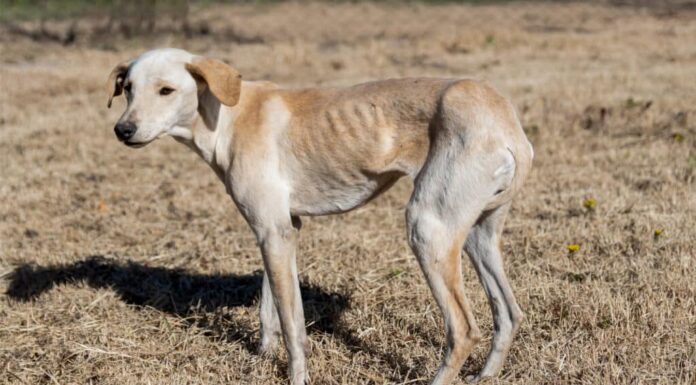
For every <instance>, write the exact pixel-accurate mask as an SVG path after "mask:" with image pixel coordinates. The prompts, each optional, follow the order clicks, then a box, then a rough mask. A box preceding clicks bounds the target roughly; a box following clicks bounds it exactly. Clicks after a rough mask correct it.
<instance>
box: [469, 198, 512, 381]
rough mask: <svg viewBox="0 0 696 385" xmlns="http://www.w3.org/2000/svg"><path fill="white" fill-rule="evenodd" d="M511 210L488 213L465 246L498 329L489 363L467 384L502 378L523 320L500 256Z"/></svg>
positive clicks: (501, 208) (495, 333) (504, 207)
mask: <svg viewBox="0 0 696 385" xmlns="http://www.w3.org/2000/svg"><path fill="white" fill-rule="evenodd" d="M509 208H510V204H509V203H508V204H505V205H503V206H501V207H498V208H496V209H493V210H490V211H488V212H486V213H484V214H483V215H482V216H481V218H479V220H478V222H477V223H476V225H474V227H473V228H472V229H471V232H470V233H469V236H468V238H467V240H466V244H465V246H464V250H465V251H466V253H467V254H468V255H469V258H470V259H471V262H472V263H473V265H474V267H475V269H476V272H477V273H478V275H479V278H480V280H481V283H482V284H483V288H484V290H485V291H486V295H487V296H488V301H489V303H490V306H491V312H492V313H493V326H494V335H493V341H492V342H491V349H490V352H489V353H488V358H487V359H486V363H485V364H484V366H483V369H482V370H481V371H480V372H479V373H478V374H476V375H471V376H467V378H466V380H467V382H470V383H475V382H478V381H479V380H481V379H483V378H486V377H493V376H496V375H497V374H498V372H499V371H500V369H501V368H502V366H503V364H504V363H505V358H506V357H507V354H508V351H509V350H510V346H511V345H512V340H513V338H514V336H515V333H516V332H517V329H518V328H519V325H520V322H521V321H522V319H523V315H522V310H520V307H519V306H518V305H517V301H516V300H515V296H514V295H513V293H512V288H511V287H510V284H509V283H508V280H507V277H506V275H505V270H504V268H503V259H502V256H501V253H500V235H501V233H502V230H503V223H504V222H505V217H506V216H507V213H508V210H509Z"/></svg>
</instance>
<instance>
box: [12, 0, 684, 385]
mask: <svg viewBox="0 0 696 385" xmlns="http://www.w3.org/2000/svg"><path fill="white" fill-rule="evenodd" d="M189 18H190V22H191V25H192V26H201V30H200V31H201V33H197V34H194V35H193V36H192V37H190V38H188V39H184V38H182V37H180V36H178V35H169V34H166V33H162V34H158V35H156V36H155V37H152V38H148V39H145V38H140V40H137V39H136V40H123V39H120V38H114V40H113V41H112V40H110V39H109V38H108V37H100V38H99V40H98V43H94V41H91V42H80V40H79V37H80V36H79V35H78V36H77V37H78V39H77V41H76V42H71V43H72V45H70V46H67V47H64V46H62V45H60V44H59V43H55V42H51V41H48V42H42V41H35V40H32V39H30V38H26V37H21V36H19V35H13V34H10V33H7V34H5V33H3V34H2V38H0V56H1V60H0V76H1V82H2V83H1V85H0V106H1V110H0V164H1V165H2V168H0V292H1V293H3V294H2V295H0V383H9V384H275V383H282V381H283V378H284V373H285V365H286V361H285V354H284V353H282V352H279V353H278V356H277V357H261V356H258V355H257V354H256V353H254V346H255V344H256V343H257V341H258V338H259V336H258V320H257V315H256V313H257V306H258V304H257V300H258V295H259V271H260V270H259V269H261V260H260V257H259V253H258V251H257V250H256V245H255V242H254V240H253V238H252V235H251V233H250V232H249V231H248V230H247V228H246V226H245V224H244V223H243V221H242V219H241V217H240V216H239V214H237V212H236V210H235V208H234V206H233V204H232V202H231V200H230V199H229V198H227V197H226V196H225V192H224V188H223V187H222V185H221V184H220V183H219V182H218V181H216V179H215V176H214V175H213V173H212V172H210V171H209V170H208V169H207V168H206V166H205V165H204V164H203V163H202V162H201V161H199V160H197V159H196V156H195V155H194V154H193V153H191V152H190V151H188V150H185V149H184V148H183V147H181V146H180V145H179V144H177V143H175V142H174V141H173V140H170V139H167V140H161V141H159V142H157V143H154V144H152V145H150V146H149V147H147V148H145V149H142V150H132V149H129V148H126V147H124V146H122V145H120V144H119V143H118V142H117V141H116V140H115V138H114V135H113V133H112V130H111V127H112V125H113V123H114V122H115V120H116V118H117V117H118V114H119V111H120V110H122V108H123V102H122V101H119V102H118V103H117V104H116V108H113V109H112V110H107V109H106V95H105V93H104V90H103V85H104V81H105V79H106V75H107V74H108V72H109V70H110V69H111V67H112V66H113V65H114V64H115V63H117V62H119V61H121V60H123V59H125V58H128V57H130V56H134V55H135V54H137V53H138V52H141V51H142V50H144V49H146V48H150V47H155V46H163V45H168V46H172V45H173V46H180V47H183V48H187V49H190V50H192V51H195V52H199V53H203V54H207V55H211V56H215V57H218V58H222V59H225V60H228V61H229V62H230V63H232V64H233V65H234V66H236V67H237V68H238V69H239V70H240V71H241V72H242V73H243V74H244V76H245V78H247V79H259V78H263V79H269V80H273V81H276V82H278V83H281V84H284V85H289V86H303V85H342V84H351V83H355V82H359V81H363V80H367V79H375V78H386V77H396V76H411V75H418V76H421V75H430V76H472V77H476V78H483V79H488V80H490V81H491V82H492V83H493V84H495V85H496V86H497V87H498V88H499V89H500V90H501V91H502V92H504V93H505V94H507V95H509V96H510V97H511V98H512V99H513V100H514V102H515V104H516V105H517V106H518V109H519V112H520V116H521V118H522V120H523V123H524V125H525V128H526V130H527V132H528V134H529V137H530V139H531V140H532V142H533V143H534V146H535V150H536V159H535V169H534V171H533V174H532V175H531V178H530V180H529V181H528V183H527V185H526V187H525V188H524V191H523V195H522V196H520V197H519V198H518V199H517V201H516V202H515V204H514V208H513V210H512V213H511V216H510V219H509V221H508V225H507V229H506V231H505V238H504V242H503V247H504V250H505V254H506V264H507V270H508V272H509V276H510V278H511V281H512V284H513V286H514V288H515V290H516V293H517V296H518V299H519V302H520V304H521V306H522V308H523V309H524V311H525V313H526V315H527V320H526V322H525V323H524V325H523V326H522V329H521V331H520V333H519V336H518V337H517V339H516V342H515V345H514V347H513V349H512V352H511V354H510V357H509V359H508V362H507V363H506V365H505V369H504V371H503V373H502V374H501V376H500V378H499V379H496V380H493V381H491V383H500V384H513V383H514V384H693V383H694V381H696V375H694V372H695V370H696V363H695V362H696V348H695V346H696V303H695V295H696V280H695V279H694V276H696V274H695V270H696V266H695V264H696V258H695V254H696V242H694V239H695V237H696V231H695V230H694V228H695V227H696V193H694V191H696V189H695V188H694V187H695V178H696V174H695V171H694V170H695V169H696V126H695V124H696V104H695V102H696V93H695V91H694V90H695V89H694V85H695V84H696V14H695V13H694V12H693V11H692V10H689V9H687V8H677V9H673V10H669V9H667V10H665V9H660V10H651V9H644V8H634V7H617V8H615V7H608V6H602V5H594V6H591V5H581V4H570V5H555V4H548V3H538V4H522V3H512V4H508V5H495V6H461V5H451V4H450V5H439V6H425V5H418V4H412V5H401V6H397V5H394V4H389V5H374V4H369V3H358V4H345V3H342V4H333V5H326V4H324V5H322V4H313V3H310V4H298V3H289V4H282V5H265V6H262V7H254V6H232V7H230V6H213V7H208V8H202V9H198V8H196V9H192V10H191V12H190V13H189ZM80 22H81V23H82V24H79V28H82V29H85V28H88V27H89V25H90V24H89V23H90V21H89V20H86V21H85V20H83V21H80ZM47 28H48V27H47ZM221 31H222V32H221ZM34 38H36V36H34ZM408 194H409V183H408V182H403V183H400V184H398V185H397V186H396V187H395V188H394V189H393V190H391V191H390V192H389V193H387V194H386V195H384V196H383V197H381V198H379V199H378V200H377V201H376V202H373V203H372V204H370V205H369V206H367V207H365V208H362V209H360V210H357V211H355V212H352V213H350V214H347V215H343V216H334V217H326V218H312V219H308V220H306V222H305V229H304V230H303V234H302V237H301V246H300V251H299V256H300V258H299V260H300V269H301V280H302V283H303V295H304V298H305V309H306V312H307V320H308V328H309V330H310V339H311V349H312V352H311V355H310V358H309V368H310V371H311V374H312V378H313V383H315V384H384V383H390V384H391V383H393V384H397V383H398V384H403V383H426V380H427V379H429V378H430V377H431V376H432V374H433V373H434V370H435V369H436V367H437V365H438V361H439V358H440V356H441V354H442V351H443V349H444V347H443V329H442V323H441V320H440V315H439V312H438V311H437V309H436V307H435V304H434V302H433V300H432V299H431V296H430V294H429V292H428V289H427V287H426V285H425V282H424V280H423V279H422V277H421V273H420V271H419V270H418V266H417V264H416V261H415V260H414V258H413V257H412V255H411V253H410V252H409V250H408V247H407V245H406V242H405V234H404V225H403V213H402V211H403V210H402V209H403V207H404V203H405V201H406V199H407V198H408ZM590 200H591V202H593V203H592V204H589V203H587V202H588V201H590ZM571 246H573V247H571ZM576 246H577V247H576ZM465 276H466V277H465V278H466V286H467V291H468V292H469V293H470V296H471V298H472V300H473V302H474V306H475V312H476V315H477V317H478V320H479V323H480V325H481V328H482V330H484V331H485V333H486V339H485V340H484V341H483V342H484V343H482V344H481V345H480V347H478V348H477V349H476V350H475V351H474V353H473V355H472V356H471V359H470V360H469V361H468V362H467V363H466V365H465V368H464V370H463V373H462V374H466V373H467V372H470V371H474V370H476V369H477V368H479V367H480V365H481V364H482V361H483V359H484V358H485V354H486V349H487V343H488V339H489V338H490V328H491V317H490V315H489V310H488V305H487V304H486V301H485V297H484V294H483V291H482V290H481V288H480V287H479V285H478V282H477V278H476V276H475V274H474V273H473V271H472V269H470V268H467V269H466V271H465Z"/></svg>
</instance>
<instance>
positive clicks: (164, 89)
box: [159, 87, 174, 95]
mask: <svg viewBox="0 0 696 385" xmlns="http://www.w3.org/2000/svg"><path fill="white" fill-rule="evenodd" d="M172 92H174V89H173V88H171V87H162V88H160V90H159V94H160V95H169V94H171V93H172Z"/></svg>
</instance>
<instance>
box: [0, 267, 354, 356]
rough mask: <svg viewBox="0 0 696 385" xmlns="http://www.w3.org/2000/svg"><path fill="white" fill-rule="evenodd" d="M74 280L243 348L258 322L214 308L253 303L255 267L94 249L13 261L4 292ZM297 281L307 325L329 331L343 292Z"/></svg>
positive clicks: (251, 342) (343, 304) (252, 342)
mask: <svg viewBox="0 0 696 385" xmlns="http://www.w3.org/2000/svg"><path fill="white" fill-rule="evenodd" d="M79 282H84V283H86V284H87V285H89V286H90V287H93V288H110V289H112V290H114V291H115V292H116V293H117V294H118V295H119V297H120V298H121V299H122V300H123V301H124V302H126V303H129V304H132V305H137V306H149V307H153V308H155V309H158V310H160V311H163V312H167V313H170V314H174V315H177V316H179V317H182V318H184V319H185V320H186V321H187V322H189V323H190V324H191V325H196V326H198V327H201V328H203V329H204V330H205V333H206V334H207V335H209V336H211V337H213V338H220V337H222V338H224V339H225V340H227V341H236V342H240V343H242V344H243V345H244V346H245V347H246V348H247V349H248V350H249V351H255V350H256V344H257V341H258V327H253V326H252V325H251V323H250V322H244V321H242V320H239V319H235V317H232V316H229V315H225V316H224V318H223V320H224V322H220V317H219V316H218V314H219V312H217V310H218V309H223V308H225V307H227V308H234V307H239V306H245V307H249V306H255V305H256V303H257V302H258V297H259V296H260V292H261V282H262V272H260V271H257V272H254V273H252V274H245V275H237V274H196V273H191V272H188V271H186V270H182V269H169V268H164V267H151V266H147V265H144V264H142V263H138V262H134V261H130V260H127V261H125V262H121V261H118V260H115V259H111V258H105V257H103V256H99V255H95V256H90V257H88V258H86V259H84V260H81V261H78V262H74V263H70V264H63V265H54V266H48V267H41V266H35V265H28V264H25V265H21V266H18V267H17V268H15V269H14V271H13V272H12V273H11V274H10V276H9V286H8V289H7V292H6V294H7V296H8V297H10V298H12V299H15V300H19V301H30V300H32V299H34V298H36V297H38V296H39V295H41V294H42V293H44V292H46V291H48V290H50V289H51V288H53V287H54V286H56V285H60V284H71V283H72V284H74V283H79ZM300 286H301V292H302V299H303V303H304V309H305V315H306V317H307V322H308V324H309V325H310V326H309V327H308V331H309V332H310V333H311V332H323V333H333V332H334V329H333V328H334V325H336V324H337V323H338V320H339V318H340V317H341V314H342V313H343V312H344V311H345V310H346V309H347V307H348V304H349V299H348V297H347V296H346V295H343V294H340V293H329V292H326V291H324V290H322V289H321V288H319V287H317V286H314V285H307V284H301V285H300ZM210 313H213V315H212V316H211V314H210Z"/></svg>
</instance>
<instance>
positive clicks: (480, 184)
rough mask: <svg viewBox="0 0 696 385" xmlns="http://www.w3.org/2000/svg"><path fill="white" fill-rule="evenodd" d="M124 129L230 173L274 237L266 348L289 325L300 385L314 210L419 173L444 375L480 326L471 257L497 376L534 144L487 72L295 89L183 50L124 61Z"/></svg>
mask: <svg viewBox="0 0 696 385" xmlns="http://www.w3.org/2000/svg"><path fill="white" fill-rule="evenodd" d="M108 85H109V103H108V104H109V107H110V106H111V101H112V99H113V97H115V96H118V95H120V94H122V93H125V96H126V99H127V101H128V105H127V108H126V111H125V112H124V113H123V115H122V116H121V118H120V119H119V120H118V123H117V124H116V127H115V129H114V131H115V133H116V136H117V137H118V139H119V140H121V141H122V142H123V143H125V144H126V145H128V146H131V147H141V146H145V145H146V144H148V143H150V142H152V141H153V140H155V139H157V138H159V137H162V136H167V135H169V136H172V137H174V138H175V139H176V140H177V141H179V142H181V143H184V144H186V145H187V146H188V147H189V148H191V149H192V150H193V151H195V152H196V153H198V155H200V156H201V158H203V160H205V162H206V163H207V164H208V165H210V167H211V168H212V169H213V170H214V171H215V173H216V174H217V175H218V177H219V178H220V180H221V181H222V182H223V183H224V184H225V187H226V189H227V192H228V193H229V195H230V196H231V197H232V199H233V200H234V203H235V204H236V206H237V207H238V208H239V211H240V212H241V213H242V215H243V216H244V218H245V219H246V221H247V222H248V224H249V226H250V227H251V229H252V230H253V232H254V234H255V235H256V238H257V240H258V244H259V246H260V248H261V253H262V256H263V263H264V267H265V273H264V277H263V288H262V298H261V304H260V317H261V346H260V349H261V351H267V350H269V349H271V348H272V347H273V346H274V345H275V344H276V343H277V341H278V338H279V337H280V335H281V334H282V336H283V339H284V342H285V347H286V349H287V352H288V357H289V369H288V371H289V377H290V382H291V384H292V385H300V384H305V383H307V382H308V378H309V377H308V373H307V369H306V363H305V349H306V344H307V336H306V332H305V322H304V314H303V309H302V299H301V298H300V286H299V281H298V277H297V264H296V256H295V249H296V244H297V234H298V231H299V230H300V227H301V221H300V217H301V216H315V215H326V214H335V213H342V212H346V211H349V210H352V209H354V208H356V207H359V206H361V205H363V204H365V203H367V202H368V201H370V200H371V199H373V198H375V197H376V196H378V195H379V194H380V193H382V192H384V191H385V190H386V189H388V188H389V187H390V186H392V185H393V184H394V183H395V182H396V181H397V180H398V179H399V178H401V177H402V176H409V177H411V178H413V179H414V190H413V193H412V195H411V198H410V201H409V203H408V206H407V209H406V223H407V227H408V241H409V244H410V246H411V249H412V250H413V252H414V254H415V255H416V258H417V259H418V262H419V264H420V267H421V269H422V270H423V273H424V275H425V278H426V280H427V282H428V285H429V287H430V289H431V291H432V293H433V296H434V297H435V300H436V301H437V304H438V306H439V308H440V310H441V311H442V314H443V318H444V322H445V329H446V335H447V350H446V353H445V356H444V359H443V361H442V364H441V366H440V368H439V370H438V371H437V374H436V375H435V378H434V380H433V381H432V384H437V385H442V384H449V383H451V382H452V381H453V379H455V378H456V376H457V375H458V373H459V370H460V368H461V366H462V364H463V363H464V361H465V359H466V358H467V356H468V355H469V354H470V352H471V351H472V349H473V347H474V345H475V344H476V342H478V341H479V340H480V338H481V333H480V331H479V328H478V326H477V325H476V321H475V320H474V315H473V313H472V309H471V305H470V302H469V300H468V298H467V296H466V294H465V292H464V286H463V277H462V270H461V269H462V267H461V257H462V253H464V252H466V254H467V255H468V256H469V259H470V260H471V262H472V263H473V265H474V267H475V269H476V271H477V273H478V275H479V278H480V280H481V283H482V284H483V287H484V289H485V292H486V294H487V296H488V300H489V302H490V307H491V311H492V313H493V320H494V329H495V334H494V336H493V340H492V343H491V348H490V352H489V354H488V357H487V359H486V362H485V364H484V366H483V368H482V369H481V371H480V372H479V373H478V374H476V375H471V376H468V377H467V378H466V380H467V381H468V382H478V381H479V380H481V379H483V378H486V377H492V376H496V375H497V374H498V372H499V371H500V369H501V367H502V366H503V364H504V361H505V357H506V356H507V353H508V350H509V349H510V345H511V343H512V339H513V337H514V335H515V333H516V331H517V329H518V327H519V324H520V322H521V320H522V318H523V315H522V311H521V310H520V307H519V306H518V305H517V302H516V300H515V297H514V295H513V293H512V288H511V287H510V284H509V283H508V280H507V278H506V275H505V271H504V269H503V262H502V256H501V251H500V237H501V233H502V228H503V223H504V221H505V217H506V216H507V214H508V210H509V208H510V202H511V200H512V198H513V197H514V196H515V194H516V193H518V192H519V190H520V188H521V185H522V182H523V180H524V179H525V177H526V176H527V175H528V173H529V171H530V169H531V164H532V157H533V150H532V146H531V144H530V143H529V141H528V140H527V137H526V136H525V134H524V131H523V130H522V127H521V125H520V122H519V119H518V117H517V115H516V112H515V110H514V108H513V106H512V105H511V103H510V102H509V101H508V100H507V99H505V98H504V97H502V96H500V94H498V93H497V92H496V91H495V90H494V89H493V88H491V87H490V86H488V85H486V84H484V83H481V82H478V81H474V80H466V79H461V80H453V79H432V78H412V79H392V80H385V81H377V82H371V83H365V84H360V85H356V86H353V87H348V88H325V89H320V88H308V89H299V90H292V89H283V88H280V87H278V86H276V85H274V84H272V83H269V82H248V81H242V79H241V75H240V74H239V72H238V71H236V70H235V69H234V68H232V67H230V66H229V65H227V64H225V63H223V62H221V61H218V60H215V59H211V58H206V57H201V56H196V55H193V54H191V53H188V52H186V51H183V50H178V49H159V50H154V51H149V52H146V53H144V54H142V55H141V56H139V57H137V58H135V59H133V60H129V61H126V62H123V63H120V64H118V65H117V66H116V67H115V68H114V69H113V71H112V72H111V74H110V76H109V83H108Z"/></svg>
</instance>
